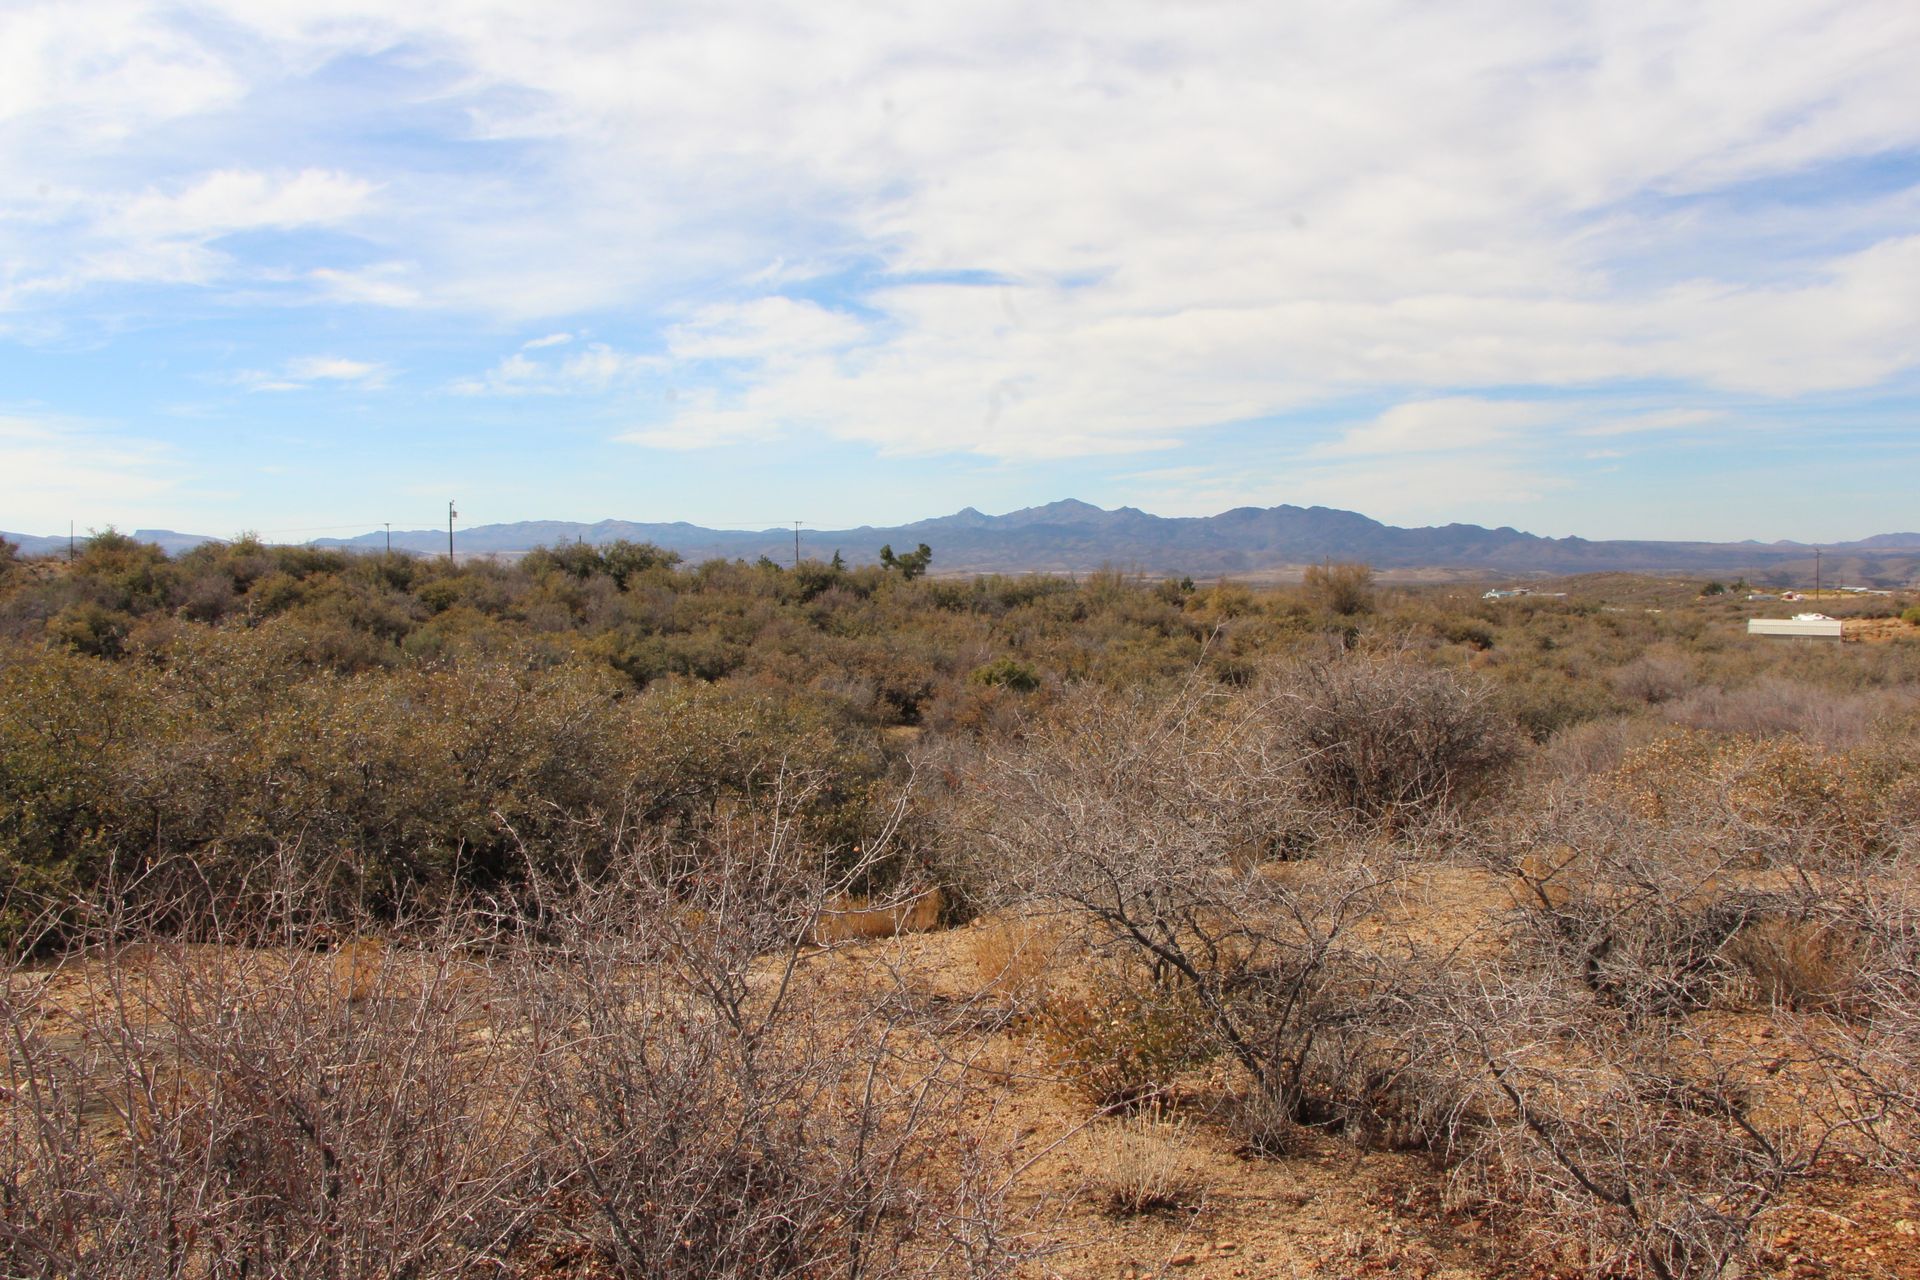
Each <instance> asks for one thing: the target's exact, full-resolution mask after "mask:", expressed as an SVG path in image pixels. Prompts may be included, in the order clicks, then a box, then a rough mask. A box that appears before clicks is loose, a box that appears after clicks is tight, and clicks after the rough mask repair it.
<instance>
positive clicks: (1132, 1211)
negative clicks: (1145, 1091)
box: [1088, 1107, 1201, 1218]
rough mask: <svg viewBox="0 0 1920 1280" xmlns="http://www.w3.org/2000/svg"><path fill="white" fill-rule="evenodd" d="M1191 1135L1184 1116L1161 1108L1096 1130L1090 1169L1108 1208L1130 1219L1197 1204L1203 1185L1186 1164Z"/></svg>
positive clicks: (1148, 1109)
mask: <svg viewBox="0 0 1920 1280" xmlns="http://www.w3.org/2000/svg"><path fill="white" fill-rule="evenodd" d="M1189 1136H1190V1130H1189V1127H1188V1125H1187V1122H1186V1121H1185V1120H1182V1119H1179V1118H1178V1117H1171V1118H1170V1117H1168V1116H1167V1115H1165V1114H1163V1113H1162V1112H1161V1110H1160V1108H1158V1107H1150V1108H1145V1109H1143V1110H1140V1111H1137V1112H1135V1113H1134V1114H1132V1115H1129V1116H1123V1117H1121V1118H1119V1119H1117V1120H1115V1121H1114V1122H1113V1123H1112V1124H1109V1125H1103V1126H1101V1127H1100V1128H1099V1129H1097V1130H1096V1131H1095V1133H1094V1146H1093V1149H1092V1150H1091V1151H1090V1152H1089V1156H1088V1168H1089V1169H1090V1170H1091V1171H1092V1173H1093V1176H1094V1177H1095V1178H1096V1179H1097V1180H1098V1182H1099V1185H1100V1187H1101V1189H1102V1194H1103V1199H1104V1203H1105V1205H1106V1208H1107V1211H1108V1212H1110V1213H1112V1214H1114V1215H1115V1216H1117V1217H1127V1218H1130V1217H1138V1216H1139V1215H1141V1214H1144V1213H1155V1212H1159V1211H1162V1210H1167V1209H1184V1208H1189V1207H1191V1206H1192V1205H1194V1204H1195V1203H1196V1202H1197V1201H1198V1200H1199V1199H1200V1195H1201V1183H1200V1179H1199V1178H1198V1177H1196V1176H1195V1175H1194V1173H1193V1171H1192V1170H1191V1169H1190V1168H1189V1167H1188V1164H1187V1159H1186V1150H1187V1145H1188V1141H1189Z"/></svg>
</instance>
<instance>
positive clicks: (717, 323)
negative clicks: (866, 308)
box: [667, 296, 867, 362]
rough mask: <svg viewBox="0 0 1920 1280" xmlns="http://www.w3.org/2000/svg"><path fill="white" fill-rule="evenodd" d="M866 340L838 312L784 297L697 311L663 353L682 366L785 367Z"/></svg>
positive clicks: (675, 330) (858, 325) (861, 328)
mask: <svg viewBox="0 0 1920 1280" xmlns="http://www.w3.org/2000/svg"><path fill="white" fill-rule="evenodd" d="M866 336H867V329H866V326H864V325H863V324H861V323H860V322H859V321H858V320H856V319H855V318H854V317H852V316H850V315H847V314H845V313H843V312H838V311H829V310H827V309H826V308H825V307H821V306H818V305H816V304H814V303H811V302H804V301H798V300H796V299H793V298H785V297H779V296H774V297H766V298H757V299H755V300H754V301H752V302H748V303H742V304H726V305H719V306H711V307H705V308H702V309H701V310H700V311H699V312H698V313H697V314H696V315H695V316H694V317H693V318H692V319H691V320H689V321H687V322H686V323H684V324H680V325H676V326H675V327H674V328H672V329H671V330H669V331H668V334H667V342H668V350H669V351H671V352H672V353H673V355H675V356H676V357H678V358H680V359H683V360H763V361H775V362H790V361H793V360H797V359H801V358H804V357H807V356H816V355H822V354H825V353H829V352H834V351H843V350H845V349H846V348H848V347H850V346H853V345H854V344H855V343H857V342H859V341H860V340H861V339H862V338H864V337H866Z"/></svg>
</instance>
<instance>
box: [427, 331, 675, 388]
mask: <svg viewBox="0 0 1920 1280" xmlns="http://www.w3.org/2000/svg"><path fill="white" fill-rule="evenodd" d="M563 341H571V338H570V337H569V336H568V335H566V334H555V335H553V336H552V337H548V338H540V339H536V340H535V341H533V342H529V343H526V344H525V345H524V346H522V347H521V348H520V350H519V351H516V352H515V353H514V354H512V355H510V356H508V357H507V358H506V359H504V360H502V361H500V362H499V363H498V364H496V365H494V366H493V368H491V369H489V370H487V372H486V373H484V374H482V375H481V376H480V377H477V378H462V379H460V380H459V381H457V382H455V383H454V384H453V390H454V391H455V392H456V393H458V394H460V395H469V396H479V395H494V396H524V395H555V396H559V395H574V396H578V395H604V394H606V393H607V392H609V391H613V390H617V389H619V388H621V387H624V386H628V385H630V384H632V383H633V382H634V381H635V380H636V379H638V378H641V377H643V376H645V375H647V374H650V373H657V372H659V371H660V370H662V369H664V368H665V367H666V362H665V361H663V360H662V359H660V358H659V357H657V356H647V355H637V354H634V353H632V352H626V351H616V350H614V349H613V348H612V347H610V346H608V345H607V344H606V343H604V342H593V343H589V344H587V346H585V347H584V348H582V349H581V350H579V351H575V352H573V353H572V354H571V355H567V356H563V357H562V358H560V359H558V360H543V359H539V358H536V357H532V356H529V355H527V352H529V351H539V350H542V349H545V348H550V347H557V346H559V345H560V343H561V342H563Z"/></svg>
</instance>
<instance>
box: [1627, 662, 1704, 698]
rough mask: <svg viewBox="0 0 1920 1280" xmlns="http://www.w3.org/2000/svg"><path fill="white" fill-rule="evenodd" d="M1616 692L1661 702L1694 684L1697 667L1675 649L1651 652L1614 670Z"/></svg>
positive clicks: (1681, 692)
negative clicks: (1692, 665)
mask: <svg viewBox="0 0 1920 1280" xmlns="http://www.w3.org/2000/svg"><path fill="white" fill-rule="evenodd" d="M1611 682H1612V685H1613V692H1614V693H1615V695H1616V696H1618V697H1620V698H1623V699H1625V700H1626V701H1628V702H1642V703H1645V704H1647V705H1648V706H1659V705H1660V704H1662V703H1669V702H1672V701H1673V700H1674V699H1675V698H1678V697H1679V696H1680V695H1681V694H1683V693H1685V692H1686V691H1687V690H1688V689H1690V688H1692V687H1693V682H1694V676H1693V668H1692V667H1691V666H1690V665H1689V664H1688V663H1687V660H1686V659H1685V658H1682V657H1680V656H1679V655H1678V654H1672V653H1649V654H1643V655H1642V656H1640V657H1638V658H1635V659H1634V660H1633V661H1631V662H1629V663H1626V664H1625V665H1624V666H1621V667H1618V668H1616V669H1615V670H1614V673H1613V676H1612V681H1611Z"/></svg>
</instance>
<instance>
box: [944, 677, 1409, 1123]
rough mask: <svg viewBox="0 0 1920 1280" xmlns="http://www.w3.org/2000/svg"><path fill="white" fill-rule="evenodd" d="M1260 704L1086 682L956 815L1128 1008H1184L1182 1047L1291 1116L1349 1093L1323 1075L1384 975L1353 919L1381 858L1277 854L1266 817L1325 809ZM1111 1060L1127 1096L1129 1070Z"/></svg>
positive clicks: (1373, 885) (1386, 865)
mask: <svg viewBox="0 0 1920 1280" xmlns="http://www.w3.org/2000/svg"><path fill="white" fill-rule="evenodd" d="M1272 714H1273V712H1272V710H1271V704H1269V703H1267V702H1265V701H1262V700H1257V699H1244V700H1241V699H1224V698H1221V697H1219V696H1217V695H1213V694H1210V693H1207V692H1205V691H1204V690H1199V689H1192V688H1190V689H1189V690H1187V691H1186V692H1185V694H1184V695H1183V696H1181V697H1179V698H1177V699H1173V700H1171V701H1167V702H1151V701H1147V700H1145V699H1138V698H1135V699H1123V698H1115V697H1112V696H1110V695H1101V694H1093V693H1087V694H1084V695H1082V696H1081V697H1080V698H1079V700H1078V701H1077V702H1072V703H1069V704H1068V706H1067V714H1066V715H1063V716H1061V717H1060V718H1058V719H1056V720H1054V721H1052V722H1050V723H1049V724H1047V725H1045V726H1042V727H1041V728H1040V729H1039V730H1038V731H1036V732H1035V733H1034V734H1033V735H1032V736H1030V738H1029V739H1028V740H1027V741H1026V742H1025V743H1023V744H1021V745H1020V746H1018V747H1017V748H1015V749H1014V750H1012V751H1011V752H1009V753H1008V754H1006V755H1004V756H1001V757H998V758H994V759H990V760H987V761H984V762H983V763H982V764H981V766H980V767H978V768H977V769H976V770H975V771H974V772H971V773H970V774H969V775H968V776H967V777H966V778H965V780H964V783H963V785H962V787H961V790H960V795H961V796H962V797H964V798H965V801H966V807H965V808H964V809H963V810H961V811H960V820H961V821H963V822H964V823H965V826H964V828H963V832H962V834H963V835H964V836H965V837H967V838H970V839H971V840H972V841H973V842H974V858H975V862H976V865H977V866H978V867H979V868H981V872H980V878H982V879H983V880H985V881H987V882H990V883H996V884H999V885H1001V886H1003V887H1004V891H1005V892H1007V893H1009V894H1011V895H1015V896H1017V897H1019V898H1020V899H1022V900H1024V901H1026V902H1029V903H1033V904H1040V905H1041V906H1043V907H1044V906H1049V905H1050V906H1052V907H1054V908H1056V909H1061V910H1064V911H1066V912H1068V913H1070V915H1071V917H1072V918H1073V919H1075V920H1077V921H1080V922H1082V924H1083V926H1084V927H1085V928H1087V929H1088V931H1089V936H1090V938H1091V940H1092V942H1093V944H1094V946H1095V947H1096V948H1097V949H1100V950H1103V951H1105V952H1106V953H1108V954H1109V955H1112V956H1114V957H1116V960H1115V967H1114V970H1113V972H1116V973H1128V972H1131V973H1133V974H1134V975H1136V976H1135V978H1134V980H1133V981H1134V990H1133V993H1132V998H1133V999H1135V1000H1136V1001H1137V1002H1138V1003H1139V1004H1141V1006H1142V1007H1151V1008H1153V1009H1162V1008H1164V1009H1184V1010H1185V1011H1186V1012H1184V1013H1183V1014H1182V1015H1181V1019H1182V1020H1183V1021H1185V1022H1187V1023H1190V1024H1191V1036H1190V1038H1189V1040H1188V1042H1187V1043H1196V1042H1204V1046H1205V1048H1206V1050H1207V1051H1208V1052H1220V1053H1225V1054H1227V1055H1228V1056H1229V1057H1230V1058H1231V1059H1232V1060H1233V1061H1235V1062H1236V1063H1237V1064H1238V1065H1239V1066H1240V1067H1241V1068H1242V1069H1243V1070H1244V1071H1245V1072H1246V1074H1247V1078H1248V1081H1249V1087H1250V1088H1252V1089H1253V1090H1255V1091H1257V1092H1260V1093H1262V1094H1265V1095H1267V1096H1268V1098H1269V1099H1270V1100H1271V1101H1272V1103H1273V1105H1274V1106H1275V1107H1276V1108H1277V1109H1278V1110H1279V1111H1280V1112H1282V1113H1284V1114H1285V1115H1286V1116H1288V1117H1289V1118H1290V1119H1291V1120H1292V1121H1293V1122H1295V1123H1299V1122H1303V1121H1324V1120H1331V1119H1335V1118H1337V1113H1338V1111H1339V1109H1340V1105H1341V1104H1339V1103H1337V1102H1331V1103H1330V1102H1329V1101H1328V1099H1329V1097H1330V1096H1331V1097H1338V1096H1339V1095H1340V1094H1341V1093H1342V1092H1343V1091H1344V1089H1345V1088H1346V1084H1345V1083H1344V1082H1334V1081H1333V1080H1332V1079H1331V1077H1330V1075H1329V1071H1330V1069H1331V1068H1332V1067H1333V1066H1334V1065H1335V1064H1345V1063H1349V1062H1350V1061H1351V1060H1352V1058H1353V1055H1352V1054H1351V1053H1348V1052H1346V1051H1344V1050H1343V1048H1342V1047H1341V1046H1342V1045H1343V1043H1344V1042H1348V1041H1352V1042H1356V1043H1357V1042H1358V1041H1360V1040H1361V1039H1364V1038H1365V1032H1364V1031H1363V1027H1364V1024H1365V1023H1366V1021H1367V1019H1368V1017H1369V1016H1370V1015H1371V1013H1372V1012H1373V1011H1375V1010H1377V1009H1378V1008H1379V1007H1381V1003H1382V1001H1383V999H1384V993H1385V992H1387V991H1388V990H1389V989H1390V987H1391V981H1390V973H1389V968H1388V966H1387V965H1386V962H1385V961H1384V960H1383V959H1382V958H1381V957H1380V956H1379V955H1378V954H1377V953H1376V952H1375V951H1373V950H1371V949H1369V948H1367V947H1363V946H1359V945H1356V944H1355V943H1353V942H1352V940H1351V939H1350V938H1349V933H1350V931H1351V929H1352V927H1353V926H1354V925H1355V924H1356V923H1358V922H1359V921H1360V920H1361V919H1363V918H1364V917H1365V916H1366V915H1367V914H1368V913H1369V912H1370V911H1371V910H1372V909H1373V908H1374V907H1375V906H1376V905H1377V903H1378V900H1379V896H1380V893H1381V892H1382V890H1383V888H1384V887H1385V886H1386V885H1387V884H1388V883H1389V882H1390V881H1391V880H1392V878H1393V876H1394V874H1395V872H1394V869H1393V868H1394V862H1395V858H1396V857H1397V855H1396V854H1395V853H1394V851H1393V850H1391V849H1390V848H1388V847H1386V846H1369V847H1364V848H1351V849H1349V848H1346V847H1344V846H1342V847H1341V848H1338V849H1336V848H1333V847H1328V848H1325V849H1323V850H1322V851H1321V854H1320V856H1318V857H1317V858H1316V859H1315V860H1314V861H1312V862H1310V863H1309V862H1287V861H1276V860H1275V859H1274V856H1273V855H1274V852H1275V850H1274V849H1273V847H1272V844H1271V843H1270V840H1271V833H1272V832H1273V831H1276V830H1279V831H1286V830H1293V831H1302V830H1311V829H1312V827H1313V825H1314V824H1315V823H1317V822H1320V821H1323V820H1324V818H1323V815H1322V813H1321V811H1319V810H1317V809H1315V808H1313V807H1311V806H1307V805H1303V804H1301V802H1300V801H1299V800H1298V799H1297V794H1298V793H1297V791H1296V790H1295V788H1294V785H1293V779H1294V777H1295V775H1294V773H1293V772H1292V770H1293V767H1294V766H1295V765H1296V764H1297V761H1296V760H1295V759H1294V758H1292V757H1289V756H1286V755H1282V754H1279V753H1277V752H1276V751H1275V750H1274V746H1273V737H1272V734H1271V733H1270V729H1271V723H1272V722H1271V720H1270V719H1269V718H1268V717H1269V716H1270V715H1272ZM1146 1025H1148V1026H1152V1025H1157V1024H1156V1023H1153V1022H1152V1021H1151V1020H1149V1022H1148V1023H1147V1024H1146ZM1170 1043H1175V1044H1180V1043H1181V1041H1180V1040H1179V1038H1178V1037H1175V1038H1174V1039H1173V1040H1172V1041H1170ZM1129 1045H1130V1046H1132V1042H1131V1041H1130V1042H1129ZM1132 1047H1133V1048H1137V1047H1138V1046H1132ZM1183 1047H1184V1046H1183ZM1130 1052H1131V1048H1130ZM1187 1052H1191V1050H1187ZM1134 1056H1137V1055H1134ZM1160 1056H1164V1055H1159V1056H1156V1057H1155V1061H1156V1063H1159V1067H1161V1068H1168V1067H1171V1066H1173V1065H1177V1064H1169V1063H1160V1062H1159V1057H1160ZM1128 1060H1129V1061H1131V1058H1129V1059H1128ZM1106 1065H1107V1066H1108V1067H1114V1066H1115V1064H1114V1063H1113V1062H1111V1061H1110V1062H1108V1063H1107V1064H1106ZM1119 1065H1125V1064H1124V1063H1121V1064H1119ZM1157 1069H1158V1068H1157ZM1122 1074H1123V1075H1127V1076H1128V1080H1129V1081H1130V1083H1129V1084H1128V1086H1127V1089H1129V1090H1131V1091H1133V1092H1135V1093H1137V1092H1138V1091H1139V1087H1140V1085H1141V1081H1140V1080H1137V1079H1133V1078H1132V1077H1133V1075H1137V1074H1139V1073H1137V1072H1136V1073H1132V1074H1128V1073H1125V1072H1123V1073H1122ZM1123 1092H1125V1090H1123ZM1119 1100H1121V1101H1124V1100H1126V1099H1125V1098H1121V1099H1119Z"/></svg>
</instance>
